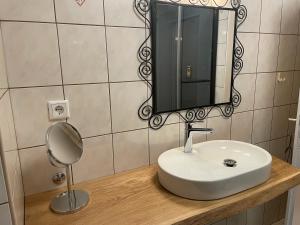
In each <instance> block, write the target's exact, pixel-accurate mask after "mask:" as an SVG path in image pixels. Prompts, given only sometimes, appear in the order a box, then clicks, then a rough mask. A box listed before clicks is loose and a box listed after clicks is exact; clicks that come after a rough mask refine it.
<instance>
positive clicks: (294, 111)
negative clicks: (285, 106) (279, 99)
mask: <svg viewBox="0 0 300 225" xmlns="http://www.w3.org/2000/svg"><path fill="white" fill-rule="evenodd" d="M297 108H298V104H292V105H291V108H290V116H289V118H297ZM288 123H289V129H288V135H292V134H294V133H295V128H296V122H294V121H289V122H288Z"/></svg>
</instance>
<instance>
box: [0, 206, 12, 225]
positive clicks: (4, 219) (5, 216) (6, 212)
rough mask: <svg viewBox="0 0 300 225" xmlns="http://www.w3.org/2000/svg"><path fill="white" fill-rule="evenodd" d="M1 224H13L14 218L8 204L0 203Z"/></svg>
mask: <svg viewBox="0 0 300 225" xmlns="http://www.w3.org/2000/svg"><path fill="white" fill-rule="evenodd" d="M0 224H3V225H12V224H13V223H12V219H11V214H10V209H9V205H8V204H4V205H0Z"/></svg>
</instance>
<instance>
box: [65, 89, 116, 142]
mask: <svg viewBox="0 0 300 225" xmlns="http://www.w3.org/2000/svg"><path fill="white" fill-rule="evenodd" d="M64 89H65V95H66V99H67V100H69V101H70V114H71V117H70V118H69V119H68V122H69V123H71V124H73V125H74V126H75V127H77V129H78V130H79V132H80V133H81V135H82V137H91V136H97V135H101V134H108V133H111V118H110V103H109V86H108V84H83V85H68V86H65V87H64Z"/></svg>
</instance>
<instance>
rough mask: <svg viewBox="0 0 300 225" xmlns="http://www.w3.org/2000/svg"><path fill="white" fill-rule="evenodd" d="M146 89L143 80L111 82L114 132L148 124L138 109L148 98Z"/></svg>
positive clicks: (144, 126)
mask: <svg viewBox="0 0 300 225" xmlns="http://www.w3.org/2000/svg"><path fill="white" fill-rule="evenodd" d="M146 89H147V88H146V85H145V83H144V82H141V81H138V82H126V83H111V84H110V91H111V107H112V129H113V132H120V131H127V130H134V129H139V128H146V127H147V126H148V124H147V122H145V121H142V120H141V119H140V118H139V117H138V109H139V107H140V106H141V104H142V103H143V102H144V101H145V100H146V99H147V90H146Z"/></svg>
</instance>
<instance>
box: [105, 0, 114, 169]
mask: <svg viewBox="0 0 300 225" xmlns="http://www.w3.org/2000/svg"><path fill="white" fill-rule="evenodd" d="M102 4H103V22H104V36H105V54H106V68H107V81H108V96H109V113H110V130H111V146H112V161H113V171H114V174H116V163H115V146H114V133H113V117H112V105H111V102H112V98H111V86H110V68H109V58H108V44H107V42H108V39H107V26H106V13H105V0H103V1H102Z"/></svg>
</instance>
